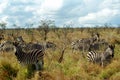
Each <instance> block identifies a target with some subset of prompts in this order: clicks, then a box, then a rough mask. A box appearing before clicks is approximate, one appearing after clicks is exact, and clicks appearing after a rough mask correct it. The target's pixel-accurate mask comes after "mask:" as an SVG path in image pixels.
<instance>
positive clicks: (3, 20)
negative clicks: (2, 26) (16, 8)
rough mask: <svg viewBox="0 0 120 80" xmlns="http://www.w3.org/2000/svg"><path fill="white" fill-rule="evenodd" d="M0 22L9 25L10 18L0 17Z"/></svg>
mask: <svg viewBox="0 0 120 80" xmlns="http://www.w3.org/2000/svg"><path fill="white" fill-rule="evenodd" d="M0 22H5V23H8V16H2V17H0Z"/></svg>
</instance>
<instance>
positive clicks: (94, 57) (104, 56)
mask: <svg viewBox="0 0 120 80" xmlns="http://www.w3.org/2000/svg"><path fill="white" fill-rule="evenodd" d="M114 47H115V46H112V45H109V46H108V48H106V49H105V51H104V52H103V53H97V52H95V51H90V52H89V53H88V54H87V59H88V61H90V62H93V63H99V64H101V65H102V67H103V66H104V63H105V62H109V61H110V60H111V58H113V57H114Z"/></svg>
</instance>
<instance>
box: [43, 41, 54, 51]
mask: <svg viewBox="0 0 120 80" xmlns="http://www.w3.org/2000/svg"><path fill="white" fill-rule="evenodd" d="M45 47H46V48H52V50H55V49H56V44H55V43H53V42H50V41H48V42H46V44H45Z"/></svg>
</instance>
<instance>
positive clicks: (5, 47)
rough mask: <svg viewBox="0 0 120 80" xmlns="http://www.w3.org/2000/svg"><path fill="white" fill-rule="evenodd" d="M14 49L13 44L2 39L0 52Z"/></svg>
mask: <svg viewBox="0 0 120 80" xmlns="http://www.w3.org/2000/svg"><path fill="white" fill-rule="evenodd" d="M13 50H14V46H13V45H12V43H11V42H10V41H3V42H2V43H1V44H0V51H2V52H10V51H13Z"/></svg>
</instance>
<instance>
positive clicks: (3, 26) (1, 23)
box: [0, 22, 7, 34]
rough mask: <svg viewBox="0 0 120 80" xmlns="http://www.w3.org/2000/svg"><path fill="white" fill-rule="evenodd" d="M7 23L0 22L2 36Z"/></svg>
mask: <svg viewBox="0 0 120 80" xmlns="http://www.w3.org/2000/svg"><path fill="white" fill-rule="evenodd" d="M6 25H7V23H5V22H0V28H1V29H2V30H1V32H0V34H3V33H4V32H5V29H6Z"/></svg>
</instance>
